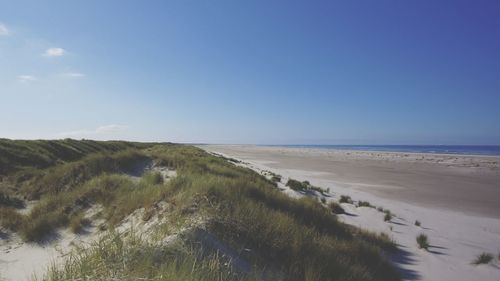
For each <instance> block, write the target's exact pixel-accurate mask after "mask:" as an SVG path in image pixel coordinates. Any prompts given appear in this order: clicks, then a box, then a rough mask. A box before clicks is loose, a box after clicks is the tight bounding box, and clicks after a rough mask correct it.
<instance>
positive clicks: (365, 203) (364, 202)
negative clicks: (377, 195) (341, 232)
mask: <svg viewBox="0 0 500 281" xmlns="http://www.w3.org/2000/svg"><path fill="white" fill-rule="evenodd" d="M358 207H369V208H375V207H374V206H373V205H372V204H370V202H368V201H359V202H358Z"/></svg>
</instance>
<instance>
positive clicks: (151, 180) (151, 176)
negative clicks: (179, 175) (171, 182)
mask: <svg viewBox="0 0 500 281" xmlns="http://www.w3.org/2000/svg"><path fill="white" fill-rule="evenodd" d="M142 180H143V181H145V182H146V183H148V184H163V176H162V174H161V173H160V172H149V173H146V174H144V175H143V176H142Z"/></svg>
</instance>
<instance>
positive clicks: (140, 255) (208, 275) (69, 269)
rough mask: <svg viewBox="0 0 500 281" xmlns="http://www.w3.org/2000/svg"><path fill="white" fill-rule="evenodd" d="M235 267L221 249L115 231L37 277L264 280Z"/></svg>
mask: <svg viewBox="0 0 500 281" xmlns="http://www.w3.org/2000/svg"><path fill="white" fill-rule="evenodd" d="M258 277H259V276H258V275H256V274H242V273H239V272H236V271H235V270H233V268H232V267H231V266H230V263H229V262H228V259H227V258H225V257H223V256H222V255H219V254H218V253H209V254H206V253H203V252H202V251H200V250H197V249H195V248H192V247H191V246H190V245H189V244H184V243H182V242H177V243H175V244H170V245H164V244H154V243H149V242H147V241H145V240H143V239H141V237H140V236H137V235H135V234H131V235H129V236H127V237H122V236H120V235H118V234H116V233H111V234H109V235H107V236H105V237H103V238H101V239H100V240H99V241H97V242H95V243H93V244H92V245H91V246H90V247H89V248H87V249H78V250H76V251H73V253H72V255H71V256H70V258H68V259H67V260H66V262H65V263H64V264H63V266H55V265H54V266H52V267H51V268H50V269H49V270H48V273H47V274H46V275H45V276H44V277H43V278H41V279H38V278H35V279H34V280H47V281H59V280H186V281H202V280H260V279H259V278H258Z"/></svg>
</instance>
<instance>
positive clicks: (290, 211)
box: [0, 144, 400, 281]
mask: <svg viewBox="0 0 500 281" xmlns="http://www.w3.org/2000/svg"><path fill="white" fill-rule="evenodd" d="M144 159H146V160H148V159H149V160H151V161H154V162H155V163H156V164H157V165H161V166H167V167H169V168H171V169H175V170H176V172H177V176H176V177H174V178H172V179H171V180H169V181H167V182H163V181H162V180H160V178H159V177H158V175H157V174H154V173H146V174H145V175H143V176H142V178H141V179H140V180H132V179H131V178H130V177H129V176H127V175H124V174H122V173H123V171H124V170H127V169H128V168H131V167H132V166H133V165H134V164H136V163H137V162H138V161H143V160H144ZM56 162H57V164H54V165H53V166H49V167H47V168H44V169H39V168H37V170H36V172H35V173H34V174H35V175H34V177H32V178H30V179H28V180H24V179H23V180H20V181H19V182H20V183H21V186H22V187H23V188H22V189H20V192H21V193H24V194H25V195H26V196H30V195H32V194H34V193H36V194H38V195H37V196H38V197H39V198H40V201H39V203H38V204H37V205H36V206H35V207H34V208H33V209H32V210H31V212H30V213H29V214H27V215H20V214H19V213H17V212H16V211H15V209H14V208H12V207H6V206H2V207H0V215H1V218H2V221H1V222H2V225H5V226H8V228H9V229H11V230H12V231H15V232H18V233H19V234H20V235H21V236H22V237H23V239H24V240H26V241H43V239H46V237H47V236H48V237H50V236H51V235H53V234H56V232H57V231H58V229H60V228H63V227H69V228H70V230H71V231H73V232H75V233H79V232H81V231H82V230H83V229H84V227H85V225H86V224H87V223H89V222H88V221H86V220H85V218H84V216H83V214H84V213H86V211H87V210H88V209H89V208H92V206H96V205H99V206H102V215H101V219H103V220H104V221H105V224H102V225H101V226H102V229H106V228H108V227H109V229H113V228H114V227H117V226H119V225H120V224H121V223H123V220H124V219H125V218H126V217H127V216H129V215H130V214H132V213H134V211H136V210H138V209H141V208H144V210H145V211H144V213H143V216H142V219H143V220H145V221H148V220H150V219H151V217H152V216H153V215H158V216H160V215H161V216H164V217H165V221H164V222H163V221H162V222H159V223H158V224H157V225H155V227H156V228H155V231H156V234H157V235H158V239H160V240H161V239H163V238H165V235H168V233H170V232H171V231H172V229H181V228H183V229H189V226H190V225H192V223H193V222H194V221H200V220H201V221H203V225H204V229H205V230H206V231H207V233H209V234H210V235H211V236H213V237H214V239H216V241H217V244H218V245H222V246H223V247H226V248H228V249H231V250H232V251H234V252H235V253H237V254H238V258H241V259H242V260H245V262H247V263H248V264H250V269H251V270H249V271H244V272H243V271H241V270H235V267H233V266H232V265H231V264H232V263H231V261H230V260H228V259H227V258H225V257H224V256H223V255H220V254H217V252H210V251H209V252H206V251H204V250H202V249H199V248H198V246H196V245H197V244H196V241H192V240H191V238H189V237H181V238H180V240H179V241H178V243H177V242H176V243H172V244H167V245H166V244H155V243H154V242H153V241H148V240H147V239H139V238H137V237H134V235H132V236H129V237H125V236H124V235H117V234H115V235H111V236H109V237H106V239H103V240H101V241H99V242H97V243H96V244H95V245H93V246H92V247H90V248H89V249H81V250H79V251H77V252H75V253H74V255H73V257H72V258H69V259H67V261H66V263H65V264H64V265H62V266H61V267H54V268H52V269H51V270H50V271H49V273H48V274H47V275H46V276H45V277H44V280H67V279H72V280H78V279H86V280H107V279H110V278H111V277H112V278H114V279H116V280H132V279H133V280H140V279H141V280H142V279H145V280H157V279H167V280H257V279H259V280H260V279H262V276H271V277H270V278H267V279H272V280H292V281H293V280H341V281H342V280H359V281H373V280H387V281H392V280H400V276H399V274H398V272H397V271H396V270H395V269H394V267H393V266H392V265H391V263H390V262H389V261H388V260H387V259H386V258H385V255H384V254H383V252H385V251H391V250H393V249H394V248H395V245H394V243H393V242H392V241H391V240H390V239H389V238H388V236H387V235H382V234H375V233H371V232H367V231H362V230H360V229H358V228H355V227H352V226H349V225H346V224H343V223H341V222H339V221H338V220H337V218H336V216H334V215H332V212H339V210H340V209H337V207H332V206H328V208H326V207H325V205H323V204H321V203H320V202H319V201H318V200H315V199H312V198H308V197H304V198H301V199H293V198H290V197H289V196H287V195H286V194H284V193H281V192H280V191H279V190H277V189H276V188H275V186H276V183H275V182H273V181H271V180H269V179H267V178H266V177H264V176H262V175H260V174H258V173H256V172H254V171H252V170H250V169H247V168H243V167H239V166H237V165H234V163H233V162H232V161H230V160H229V159H225V158H221V157H216V156H214V155H210V154H208V153H206V152H204V151H203V150H201V149H198V148H195V147H192V146H186V145H175V144H157V145H148V146H144V147H141V148H134V149H132V150H130V149H126V150H119V151H116V152H113V153H109V152H99V153H96V154H93V155H87V156H82V157H81V158H78V159H76V160H74V161H72V162H67V161H63V160H61V161H56ZM17 175H18V174H17V172H15V173H14V174H9V176H12V177H14V178H15V177H17ZM34 178H37V179H38V180H37V181H35V180H33V179H34ZM13 182H14V181H13ZM287 184H288V185H289V186H290V188H292V189H295V190H300V191H309V190H317V187H314V186H312V185H311V184H310V183H308V182H299V181H294V180H289V182H288V183H287ZM349 199H350V198H349ZM351 202H352V200H351ZM160 203H162V204H163V203H164V205H165V206H166V207H165V209H161V210H160V209H159V208H157V206H158V205H159V204H160ZM337 205H338V204H337ZM339 207H340V206H339ZM101 226H100V228H101ZM222 246H221V247H222Z"/></svg>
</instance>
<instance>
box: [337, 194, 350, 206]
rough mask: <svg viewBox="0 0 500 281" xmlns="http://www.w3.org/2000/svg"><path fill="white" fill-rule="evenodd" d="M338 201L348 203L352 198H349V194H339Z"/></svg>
mask: <svg viewBox="0 0 500 281" xmlns="http://www.w3.org/2000/svg"><path fill="white" fill-rule="evenodd" d="M339 203H348V204H352V199H351V196H347V195H341V196H340V199H339Z"/></svg>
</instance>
